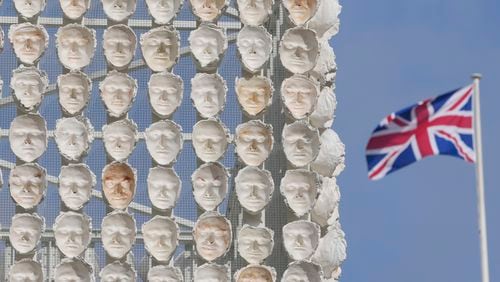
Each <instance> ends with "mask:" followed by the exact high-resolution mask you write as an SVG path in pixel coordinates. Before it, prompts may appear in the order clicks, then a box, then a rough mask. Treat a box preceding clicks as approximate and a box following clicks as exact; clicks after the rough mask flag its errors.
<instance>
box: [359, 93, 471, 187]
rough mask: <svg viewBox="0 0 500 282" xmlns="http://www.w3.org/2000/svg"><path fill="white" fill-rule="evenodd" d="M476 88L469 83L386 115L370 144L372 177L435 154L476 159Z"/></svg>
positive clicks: (367, 147) (374, 178) (369, 161)
mask: <svg viewBox="0 0 500 282" xmlns="http://www.w3.org/2000/svg"><path fill="white" fill-rule="evenodd" d="M473 92H474V91H473V85H469V86H466V87H464V88H460V89H457V90H454V91H451V92H448V93H446V94H443V95H440V96H437V97H435V98H431V99H427V100H424V101H421V102H419V103H417V104H415V105H413V106H410V107H408V108H405V109H403V110H401V111H398V112H395V113H392V114H390V115H389V116H387V117H386V118H384V119H383V120H382V121H381V122H380V124H379V125H378V126H377V128H375V130H374V131H373V133H372V136H371V137H370V140H369V141H368V144H367V145H366V161H367V163H368V178H370V179H372V180H376V179H380V178H382V177H384V176H385V175H387V174H389V173H392V172H394V171H396V170H398V169H400V168H403V167H405V166H407V165H409V164H411V163H413V162H416V161H418V160H420V159H423V158H425V157H428V156H433V155H450V156H455V157H458V158H461V159H464V160H465V161H467V162H471V163H473V162H475V153H474V146H473V136H474V135H473V133H474V130H473V126H472V125H473V113H472V93H473Z"/></svg>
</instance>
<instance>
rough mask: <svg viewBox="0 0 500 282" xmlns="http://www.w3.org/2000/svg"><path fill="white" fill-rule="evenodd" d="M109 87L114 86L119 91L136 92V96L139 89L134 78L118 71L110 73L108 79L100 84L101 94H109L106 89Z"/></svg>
mask: <svg viewBox="0 0 500 282" xmlns="http://www.w3.org/2000/svg"><path fill="white" fill-rule="evenodd" d="M108 85H113V86H114V87H116V88H117V89H126V90H127V91H134V94H135V91H136V89H137V85H136V82H135V80H134V79H133V78H132V77H130V76H128V75H127V74H124V73H121V72H117V71H114V72H111V73H108V75H107V76H106V78H105V79H104V80H103V81H102V82H101V83H100V85H99V89H100V90H101V94H105V93H107V91H108V89H106V88H105V87H106V86H108Z"/></svg>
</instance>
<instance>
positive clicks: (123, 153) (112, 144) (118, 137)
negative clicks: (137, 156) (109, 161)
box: [102, 119, 139, 161]
mask: <svg viewBox="0 0 500 282" xmlns="http://www.w3.org/2000/svg"><path fill="white" fill-rule="evenodd" d="M102 135H103V140H104V147H105V148H106V152H107V153H108V155H109V156H111V158H113V159H114V160H115V161H124V160H126V159H127V158H128V157H129V156H130V154H132V151H133V150H134V148H135V144H136V143H137V140H138V139H139V137H138V130H137V125H136V124H135V123H134V122H133V121H131V120H129V119H121V120H118V121H115V122H113V123H111V124H107V125H105V126H103V128H102Z"/></svg>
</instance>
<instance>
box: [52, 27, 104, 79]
mask: <svg viewBox="0 0 500 282" xmlns="http://www.w3.org/2000/svg"><path fill="white" fill-rule="evenodd" d="M56 47H57V55H58V57H59V60H60V61H61V63H62V64H63V65H64V67H66V68H68V69H71V70H78V69H81V68H83V67H86V66H88V65H89V64H90V61H91V60H92V57H94V52H95V47H96V39H95V30H93V29H89V28H87V27H85V26H83V25H79V24H68V25H65V26H63V27H60V28H59V29H58V30H57V33H56Z"/></svg>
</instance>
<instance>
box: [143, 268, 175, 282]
mask: <svg viewBox="0 0 500 282" xmlns="http://www.w3.org/2000/svg"><path fill="white" fill-rule="evenodd" d="M148 281H152V282H173V281H179V282H180V281H183V277H182V272H181V270H180V269H178V268H177V267H173V266H167V265H157V266H154V267H152V268H150V269H149V271H148Z"/></svg>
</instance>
